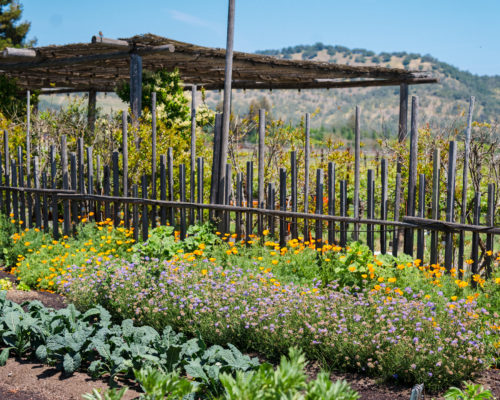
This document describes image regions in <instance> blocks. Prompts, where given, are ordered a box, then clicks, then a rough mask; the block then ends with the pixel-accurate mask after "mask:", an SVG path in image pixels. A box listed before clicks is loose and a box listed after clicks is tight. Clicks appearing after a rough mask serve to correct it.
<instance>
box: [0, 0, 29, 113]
mask: <svg viewBox="0 0 500 400" xmlns="http://www.w3.org/2000/svg"><path fill="white" fill-rule="evenodd" d="M22 12H23V8H22V6H21V4H20V3H19V2H18V1H16V0H0V50H3V49H5V48H6V47H25V46H33V45H34V44H35V42H36V40H31V41H28V42H27V41H26V35H27V34H28V31H29V29H30V26H31V23H30V22H22V23H19V20H20V19H21V14H22ZM37 102H38V95H37V93H32V96H31V104H36V103H37ZM0 112H1V113H2V114H3V115H5V116H6V117H7V118H15V117H20V118H22V117H23V116H24V115H26V94H25V93H23V92H22V91H21V90H20V89H19V87H18V86H17V83H16V81H15V80H14V79H10V78H8V77H6V76H2V77H1V78H0Z"/></svg>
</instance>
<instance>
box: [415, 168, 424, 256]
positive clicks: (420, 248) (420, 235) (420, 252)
mask: <svg viewBox="0 0 500 400" xmlns="http://www.w3.org/2000/svg"><path fill="white" fill-rule="evenodd" d="M424 214H425V174H420V176H419V182H418V216H419V217H420V218H424ZM424 250H425V230H424V229H423V228H422V229H419V230H418V232H417V259H419V260H420V261H421V262H422V264H423V263H424Z"/></svg>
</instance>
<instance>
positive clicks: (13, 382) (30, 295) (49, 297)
mask: <svg viewBox="0 0 500 400" xmlns="http://www.w3.org/2000/svg"><path fill="white" fill-rule="evenodd" d="M0 278H4V279H5V278H8V279H11V280H13V281H15V278H14V277H13V276H12V275H9V274H6V273H5V272H3V271H0ZM7 298H8V299H9V300H11V301H15V302H17V303H21V302H23V301H30V300H39V301H40V302H42V303H43V304H44V305H45V306H46V307H52V308H55V309H60V308H64V307H66V303H65V299H64V297H63V296H60V295H58V294H55V293H48V292H36V291H31V292H23V291H20V290H9V291H8V292H7ZM256 355H257V354H253V355H252V356H256ZM259 358H262V357H259ZM319 370H320V368H319V366H318V365H317V364H315V363H311V364H310V365H309V367H308V371H307V373H308V375H309V377H310V378H314V377H315V376H316V375H317V373H318V372H319ZM331 379H332V380H337V379H344V380H346V381H347V382H348V383H349V384H350V385H351V387H352V388H353V389H355V390H356V391H357V392H358V393H359V394H360V395H361V399H363V400H365V399H366V400H386V399H389V400H409V398H410V394H411V389H410V388H407V387H401V386H397V385H389V384H381V383H377V382H376V380H374V379H372V378H368V377H366V376H363V375H360V374H353V373H332V374H331ZM476 381H477V383H480V384H482V385H483V386H484V387H485V388H487V389H490V390H491V391H492V392H493V395H494V396H495V398H497V399H500V370H495V369H490V370H488V371H486V372H485V373H483V375H482V376H481V377H479V378H478V379H477V380H476ZM108 387H109V386H108V385H107V382H105V381H102V380H92V379H91V378H90V377H89V376H88V375H86V374H83V373H76V374H74V375H73V376H71V377H67V378H66V377H63V376H62V375H61V373H60V372H59V371H56V370H55V369H54V368H52V367H48V366H45V365H42V364H36V363H31V362H27V361H24V360H14V359H9V360H8V361H7V365H6V366H4V367H0V400H73V399H81V398H82V394H84V393H89V392H91V391H92V389H93V388H102V389H107V388H108ZM138 396H139V392H137V391H135V390H132V389H129V391H128V392H127V395H126V396H125V399H126V400H130V399H133V398H136V397H138ZM424 398H425V399H426V400H430V399H436V400H439V399H443V396H442V393H441V394H432V395H430V394H425V396H424Z"/></svg>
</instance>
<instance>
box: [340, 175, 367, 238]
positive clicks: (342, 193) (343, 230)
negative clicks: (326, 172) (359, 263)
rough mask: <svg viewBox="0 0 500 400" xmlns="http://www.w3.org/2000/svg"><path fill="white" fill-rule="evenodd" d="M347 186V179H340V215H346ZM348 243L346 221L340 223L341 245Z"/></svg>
mask: <svg viewBox="0 0 500 400" xmlns="http://www.w3.org/2000/svg"><path fill="white" fill-rule="evenodd" d="M345 186H346V180H345V179H342V180H341V181H340V216H341V217H345V216H346V215H345V214H346V202H347V199H346V197H345V193H346V190H345ZM370 187H371V185H370ZM346 244H347V234H346V224H345V222H341V223H340V247H345V246H346Z"/></svg>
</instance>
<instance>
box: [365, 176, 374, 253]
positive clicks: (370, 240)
mask: <svg viewBox="0 0 500 400" xmlns="http://www.w3.org/2000/svg"><path fill="white" fill-rule="evenodd" d="M366 188H367V194H366V197H367V199H368V205H367V210H366V217H367V218H368V219H373V213H372V212H373V169H369V170H368V179H367V181H366ZM373 228H374V227H373V225H367V227H366V230H367V234H366V242H367V245H368V247H369V248H370V250H371V251H372V252H373V250H374V243H373Z"/></svg>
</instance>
